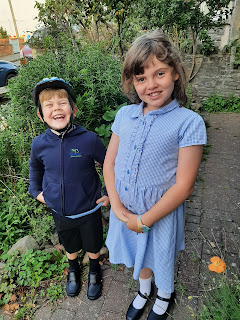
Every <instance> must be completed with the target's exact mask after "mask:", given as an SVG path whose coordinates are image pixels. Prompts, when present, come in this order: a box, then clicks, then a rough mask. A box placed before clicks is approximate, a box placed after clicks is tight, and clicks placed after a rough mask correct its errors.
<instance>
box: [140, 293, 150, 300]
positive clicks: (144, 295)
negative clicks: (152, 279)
mask: <svg viewBox="0 0 240 320" xmlns="http://www.w3.org/2000/svg"><path fill="white" fill-rule="evenodd" d="M138 294H139V295H140V297H141V298H143V299H146V300H147V299H148V298H149V296H148V295H147V294H146V293H145V294H142V292H140V291H138Z"/></svg>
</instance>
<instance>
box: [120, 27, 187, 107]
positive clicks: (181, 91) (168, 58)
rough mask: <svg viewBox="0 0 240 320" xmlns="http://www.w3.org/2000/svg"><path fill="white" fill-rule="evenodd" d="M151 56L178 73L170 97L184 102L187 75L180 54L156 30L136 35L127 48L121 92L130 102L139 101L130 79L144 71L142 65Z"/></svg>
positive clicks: (185, 100) (185, 99) (181, 102)
mask: <svg viewBox="0 0 240 320" xmlns="http://www.w3.org/2000/svg"><path fill="white" fill-rule="evenodd" d="M152 56H156V57H157V59H158V60H159V61H162V62H164V63H166V64H168V65H169V66H171V67H173V72H174V73H175V74H178V75H179V78H178V79H177V80H176V81H175V84H174V90H173V93H172V97H173V99H177V100H178V101H179V103H180V104H186V102H187V96H186V92H185V90H186V85H187V76H186V72H185V69H184V67H183V63H182V60H181V57H180V54H179V52H178V50H177V49H176V48H175V47H174V46H173V44H172V43H171V42H170V41H169V40H168V38H167V37H166V36H165V35H164V34H163V33H162V32H161V31H158V30H156V31H153V32H150V33H147V34H143V35H142V36H140V37H138V38H137V39H136V40H135V41H134V42H133V43H132V45H131V47H130V49H129V50H128V52H127V54H126V58H125V61H124V64H123V71H122V88H123V92H124V93H125V94H126V96H127V97H128V98H129V99H130V101H131V102H133V103H137V104H138V103H140V102H141V100H140V99H139V97H138V95H137V92H136V90H135V88H134V86H133V84H132V81H133V77H134V76H135V75H139V74H142V73H144V66H145V65H146V63H147V61H148V59H149V58H150V57H152Z"/></svg>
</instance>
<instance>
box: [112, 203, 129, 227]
mask: <svg viewBox="0 0 240 320" xmlns="http://www.w3.org/2000/svg"><path fill="white" fill-rule="evenodd" d="M112 211H113V212H114V214H115V216H116V217H117V218H118V220H120V221H122V222H125V223H127V222H128V218H127V214H132V213H131V212H130V211H128V210H127V209H126V208H125V207H124V206H123V205H122V206H121V207H119V208H113V207H112Z"/></svg>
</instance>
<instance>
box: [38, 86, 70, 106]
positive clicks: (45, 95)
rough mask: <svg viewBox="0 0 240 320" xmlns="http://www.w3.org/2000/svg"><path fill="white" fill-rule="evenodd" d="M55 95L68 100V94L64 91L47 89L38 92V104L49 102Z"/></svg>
mask: <svg viewBox="0 0 240 320" xmlns="http://www.w3.org/2000/svg"><path fill="white" fill-rule="evenodd" d="M55 95H57V96H58V97H59V98H67V99H69V96H68V93H67V91H66V90H65V89H53V88H47V89H44V90H43V91H41V92H40V94H39V101H40V104H41V105H42V103H43V102H44V101H46V100H50V99H51V98H52V97H53V96H55Z"/></svg>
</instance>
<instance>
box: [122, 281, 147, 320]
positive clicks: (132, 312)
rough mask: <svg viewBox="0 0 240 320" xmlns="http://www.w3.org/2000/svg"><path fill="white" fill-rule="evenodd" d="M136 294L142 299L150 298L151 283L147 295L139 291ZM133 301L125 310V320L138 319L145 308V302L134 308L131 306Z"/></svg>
mask: <svg viewBox="0 0 240 320" xmlns="http://www.w3.org/2000/svg"><path fill="white" fill-rule="evenodd" d="M138 294H139V295H140V297H142V298H143V299H146V300H148V299H150V298H151V297H152V295H153V285H152V286H151V292H150V295H149V296H147V295H143V294H142V293H141V292H140V291H138ZM134 299H135V298H134ZM134 299H133V301H134ZM133 301H132V303H131V304H130V306H129V307H128V311H127V314H126V320H138V319H140V318H141V316H142V315H143V312H144V310H145V307H146V304H147V302H146V303H145V305H144V306H143V307H142V309H135V308H134V306H133Z"/></svg>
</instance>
